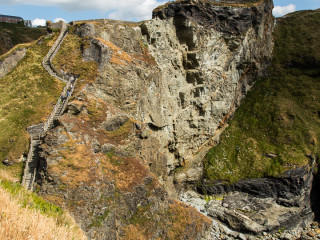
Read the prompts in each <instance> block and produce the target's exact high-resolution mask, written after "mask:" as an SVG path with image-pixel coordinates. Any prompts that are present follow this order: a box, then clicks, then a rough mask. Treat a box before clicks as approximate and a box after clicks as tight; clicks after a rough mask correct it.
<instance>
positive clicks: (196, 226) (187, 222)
mask: <svg viewBox="0 0 320 240" xmlns="http://www.w3.org/2000/svg"><path fill="white" fill-rule="evenodd" d="M210 224H211V221H210V220H209V219H208V218H207V217H205V216H203V215H201V214H200V213H198V212H197V211H196V210H195V209H194V208H192V207H190V206H187V205H185V204H183V203H181V202H178V201H172V202H171V203H169V206H168V208H167V209H166V210H165V209H163V210H158V211H154V210H152V204H148V205H145V206H140V207H138V209H137V211H136V212H135V214H134V215H132V217H131V218H130V219H129V225H128V227H127V228H125V229H124V236H125V237H124V238H123V239H152V238H154V229H163V230H164V231H163V232H162V233H161V235H160V238H159V239H168V240H169V239H196V238H197V236H198V235H199V233H200V232H201V231H203V230H204V229H206V228H208V227H209V226H210ZM130 235H131V236H130ZM133 237H136V238H133Z"/></svg>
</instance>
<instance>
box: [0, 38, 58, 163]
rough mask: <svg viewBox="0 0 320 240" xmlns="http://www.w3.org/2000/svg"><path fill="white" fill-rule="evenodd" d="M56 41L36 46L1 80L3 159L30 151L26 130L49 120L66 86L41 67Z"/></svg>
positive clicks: (0, 145)
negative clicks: (47, 118) (53, 106)
mask: <svg viewBox="0 0 320 240" xmlns="http://www.w3.org/2000/svg"><path fill="white" fill-rule="evenodd" d="M53 42H54V39H53V38H52V37H51V38H49V39H46V40H44V41H43V44H42V45H38V44H36V43H34V44H33V45H32V46H31V47H30V49H29V50H28V51H27V54H26V56H25V57H24V58H23V59H22V60H21V61H20V62H19V63H18V65H17V66H16V68H15V69H14V70H13V71H12V72H10V73H9V74H7V75H6V76H5V77H3V78H0V92H1V95H0V159H4V158H8V159H9V160H15V159H17V158H19V157H20V156H21V154H22V153H27V151H28V135H27V133H26V130H25V129H26V127H28V126H30V125H32V124H36V123H40V122H43V121H45V120H46V117H47V116H49V115H50V112H51V111H52V104H54V103H55V102H56V100H57V98H58V97H59V95H60V92H61V90H62V87H63V85H62V84H61V83H60V82H59V81H58V80H55V79H54V78H52V77H51V76H50V75H49V74H48V73H47V72H46V71H45V70H44V68H43V67H42V66H41V61H42V59H43V57H44V56H45V55H46V53H47V52H48V50H49V48H50V45H52V44H53Z"/></svg>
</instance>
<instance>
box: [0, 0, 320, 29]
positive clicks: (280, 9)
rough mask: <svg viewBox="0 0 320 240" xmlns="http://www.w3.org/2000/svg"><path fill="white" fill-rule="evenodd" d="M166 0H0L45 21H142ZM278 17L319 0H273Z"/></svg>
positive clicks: (16, 12)
mask: <svg viewBox="0 0 320 240" xmlns="http://www.w3.org/2000/svg"><path fill="white" fill-rule="evenodd" d="M166 2H167V1H164V0H90V1H87V0H0V14H3V15H12V16H19V17H22V18H23V19H26V20H32V23H33V25H44V24H45V22H46V20H51V21H59V20H65V21H66V22H70V21H73V20H88V19H100V18H109V19H116V20H128V21H141V20H147V19H151V14H152V10H153V9H154V8H156V7H157V6H159V5H162V4H164V3H166ZM274 5H275V8H274V10H273V14H274V15H275V16H276V17H280V16H283V15H285V14H287V13H290V12H293V11H297V10H305V9H317V8H320V0H274Z"/></svg>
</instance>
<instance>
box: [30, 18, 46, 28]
mask: <svg viewBox="0 0 320 240" xmlns="http://www.w3.org/2000/svg"><path fill="white" fill-rule="evenodd" d="M31 22H32V26H34V27H37V26H45V25H46V20H45V19H40V18H36V19H33V20H32V21H31Z"/></svg>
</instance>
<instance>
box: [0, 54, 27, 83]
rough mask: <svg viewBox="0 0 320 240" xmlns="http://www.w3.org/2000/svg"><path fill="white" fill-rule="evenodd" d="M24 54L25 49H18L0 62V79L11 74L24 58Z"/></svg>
mask: <svg viewBox="0 0 320 240" xmlns="http://www.w3.org/2000/svg"><path fill="white" fill-rule="evenodd" d="M26 52H27V50H26V48H22V49H18V50H16V51H14V52H13V53H12V54H10V55H9V56H7V57H6V58H4V59H3V60H0V77H4V76H5V75H6V74H8V73H9V72H11V71H12V70H13V69H14V67H15V66H16V65H17V64H18V62H19V61H20V60H21V59H22V58H24V56H25V55H26Z"/></svg>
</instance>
